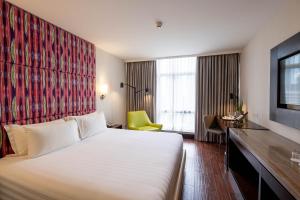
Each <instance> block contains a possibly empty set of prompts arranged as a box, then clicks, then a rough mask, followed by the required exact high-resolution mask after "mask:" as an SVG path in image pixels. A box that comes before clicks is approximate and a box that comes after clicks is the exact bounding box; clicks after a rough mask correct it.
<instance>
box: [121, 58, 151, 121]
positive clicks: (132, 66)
mask: <svg viewBox="0 0 300 200" xmlns="http://www.w3.org/2000/svg"><path fill="white" fill-rule="evenodd" d="M126 83H128V84H130V85H132V86H135V87H136V88H137V89H136V90H137V91H139V90H143V91H142V92H139V93H137V94H136V98H135V97H134V95H135V94H134V90H133V89H132V88H129V87H127V94H126V111H127V112H128V111H133V110H145V111H146V112H147V114H148V116H149V118H150V119H151V120H152V121H154V120H155V119H154V118H155V97H156V61H143V62H130V63H126ZM145 88H149V92H148V93H146V92H145V90H144V89H145ZM135 99H136V102H135Z"/></svg>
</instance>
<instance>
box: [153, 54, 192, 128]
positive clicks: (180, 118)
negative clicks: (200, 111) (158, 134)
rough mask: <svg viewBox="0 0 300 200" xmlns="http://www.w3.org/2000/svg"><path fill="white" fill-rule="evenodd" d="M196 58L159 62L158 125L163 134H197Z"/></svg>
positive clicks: (161, 60)
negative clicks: (160, 124)
mask: <svg viewBox="0 0 300 200" xmlns="http://www.w3.org/2000/svg"><path fill="white" fill-rule="evenodd" d="M196 61H197V58H196V57H183V58H170V59H159V60H157V99H156V101H157V102H156V121H157V122H158V123H162V124H163V129H164V130H171V131H182V132H194V131H195V99H196V98H195V91H196V89H195V85H196V83H195V78H196V76H195V74H196Z"/></svg>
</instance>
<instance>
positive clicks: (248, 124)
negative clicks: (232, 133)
mask: <svg viewBox="0 0 300 200" xmlns="http://www.w3.org/2000/svg"><path fill="white" fill-rule="evenodd" d="M218 123H219V126H220V128H221V129H222V130H223V131H224V132H225V134H226V151H225V157H226V159H225V166H226V169H227V170H228V156H227V155H228V153H227V152H228V143H229V141H228V140H229V129H230V128H237V129H252V130H268V129H267V128H265V127H263V126H261V125H258V124H256V123H254V122H252V121H249V120H247V121H244V122H242V123H237V122H235V121H228V120H223V119H222V118H218Z"/></svg>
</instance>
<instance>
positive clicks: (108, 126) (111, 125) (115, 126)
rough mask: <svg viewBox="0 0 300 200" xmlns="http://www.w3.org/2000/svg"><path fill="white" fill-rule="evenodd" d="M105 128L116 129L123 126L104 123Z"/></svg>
mask: <svg viewBox="0 0 300 200" xmlns="http://www.w3.org/2000/svg"><path fill="white" fill-rule="evenodd" d="M106 126H107V128H117V129H122V128H123V126H122V124H106Z"/></svg>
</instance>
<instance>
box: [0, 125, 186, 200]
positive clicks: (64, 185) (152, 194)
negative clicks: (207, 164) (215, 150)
mask: <svg viewBox="0 0 300 200" xmlns="http://www.w3.org/2000/svg"><path fill="white" fill-rule="evenodd" d="M182 145H183V140H182V136H181V135H179V134H175V133H157V132H155V133H154V132H141V131H131V130H120V129H107V130H106V131H105V132H102V133H100V134H97V135H94V136H92V137H89V138H87V139H85V140H82V141H80V142H78V143H76V144H74V145H72V146H69V147H66V148H63V149H60V150H57V151H54V152H51V153H49V154H46V155H43V156H40V157H37V158H34V159H27V158H26V157H22V156H21V157H14V156H6V157H4V158H2V159H0V199H13V200H19V199H20V200H21V199H30V200H35V199H46V200H48V199H49V200H50V199H51V200H52V199H60V200H64V199H70V200H71V199H72V200H77V199H93V200H94V199H95V200H96V199H105V200H106V199H107V200H119V199H124V200H125V199H131V200H134V199H139V200H140V199H143V200H160V199H167V200H169V199H180V198H181V187H182V179H183V169H184V164H185V152H184V151H183V146H182Z"/></svg>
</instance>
